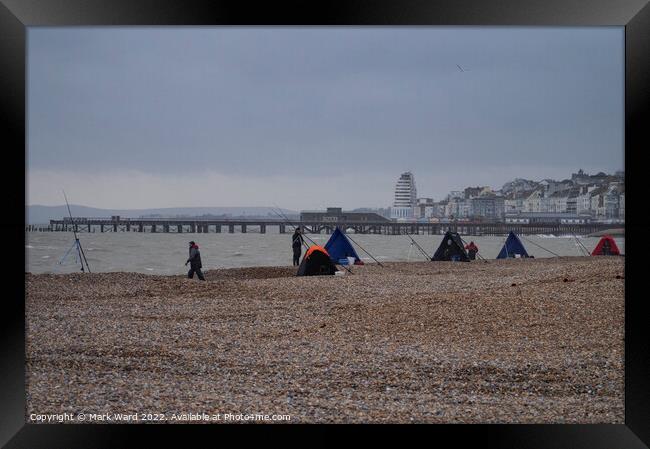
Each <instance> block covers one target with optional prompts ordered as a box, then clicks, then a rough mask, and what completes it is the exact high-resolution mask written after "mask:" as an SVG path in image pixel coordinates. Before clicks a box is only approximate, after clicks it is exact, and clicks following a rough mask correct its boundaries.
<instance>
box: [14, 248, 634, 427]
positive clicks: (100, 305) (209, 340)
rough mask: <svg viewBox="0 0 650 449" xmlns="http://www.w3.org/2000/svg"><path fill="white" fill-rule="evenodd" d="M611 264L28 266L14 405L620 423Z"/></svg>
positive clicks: (616, 299) (601, 260) (617, 276)
mask: <svg viewBox="0 0 650 449" xmlns="http://www.w3.org/2000/svg"><path fill="white" fill-rule="evenodd" d="M624 259H625V258H624V257H560V258H553V259H525V260H517V259H515V260H500V261H496V260H490V261H489V262H484V261H478V260H477V261H474V262H471V263H460V262H457V263H454V262H411V263H404V262H402V263H384V264H383V265H384V267H383V268H382V267H380V266H378V265H376V264H367V265H365V266H354V267H352V271H353V274H349V273H347V272H345V275H342V276H318V277H296V276H295V272H296V269H295V268H294V267H260V268H243V269H224V270H214V271H207V272H206V273H205V275H206V278H207V281H206V282H200V281H198V280H196V279H193V280H191V279H187V278H185V277H183V276H153V275H146V274H137V273H92V274H88V273H86V274H82V273H79V274H57V275H51V274H38V275H33V274H29V273H27V274H26V327H27V329H26V384H27V416H28V417H29V416H30V415H31V414H32V413H38V414H48V413H53V414H54V413H64V412H68V413H79V412H84V413H86V414H89V413H98V414H101V413H106V414H112V413H152V414H153V413H157V414H164V416H165V417H169V416H170V415H173V414H179V413H206V414H210V415H212V414H217V413H220V414H224V413H232V414H255V413H259V414H266V415H271V414H287V415H290V417H291V418H290V421H289V422H291V423H303V422H305V423H411V422H415V423H619V424H620V423H623V422H624V377H623V366H624V364H623V361H624V358H623V357H624V353H623V348H624V282H625V281H624Z"/></svg>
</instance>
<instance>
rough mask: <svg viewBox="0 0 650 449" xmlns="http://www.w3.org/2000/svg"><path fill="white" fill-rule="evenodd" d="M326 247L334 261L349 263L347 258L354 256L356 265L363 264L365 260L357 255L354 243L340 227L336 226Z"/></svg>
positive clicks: (340, 263)
mask: <svg viewBox="0 0 650 449" xmlns="http://www.w3.org/2000/svg"><path fill="white" fill-rule="evenodd" d="M325 249H326V250H327V252H328V253H329V255H330V259H331V260H332V262H334V263H336V264H339V265H347V264H348V259H347V258H348V257H354V264H355V265H363V262H362V261H361V259H359V256H358V255H357V252H356V251H355V250H354V248H353V247H352V244H351V243H350V241H349V240H348V238H347V237H346V236H345V234H344V233H343V232H342V231H341V230H340V229H339V228H336V229H335V230H334V232H333V233H332V236H331V237H330V239H329V240H328V241H327V243H326V244H325Z"/></svg>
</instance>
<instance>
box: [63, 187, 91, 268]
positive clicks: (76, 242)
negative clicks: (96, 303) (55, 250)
mask: <svg viewBox="0 0 650 449" xmlns="http://www.w3.org/2000/svg"><path fill="white" fill-rule="evenodd" d="M63 198H65V205H66V206H67V207H68V215H70V222H71V223H72V225H73V226H72V233H73V234H74V243H73V246H76V247H77V254H78V256H79V262H80V263H81V272H82V273H83V272H85V270H84V262H86V267H87V268H88V273H90V265H88V260H87V259H86V254H85V253H84V250H83V248H82V247H81V242H80V241H79V237H78V236H77V229H76V227H75V226H74V219H73V218H72V211H71V210H70V203H69V202H68V197H67V195H66V194H65V190H63ZM70 249H72V248H70ZM69 252H70V250H68V252H67V253H66V254H65V256H63V259H61V260H64V259H65V258H66V257H67V255H68V253H69Z"/></svg>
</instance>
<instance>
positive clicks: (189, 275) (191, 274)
mask: <svg viewBox="0 0 650 449" xmlns="http://www.w3.org/2000/svg"><path fill="white" fill-rule="evenodd" d="M187 277H188V278H190V279H193V278H194V268H190V271H188V272H187Z"/></svg>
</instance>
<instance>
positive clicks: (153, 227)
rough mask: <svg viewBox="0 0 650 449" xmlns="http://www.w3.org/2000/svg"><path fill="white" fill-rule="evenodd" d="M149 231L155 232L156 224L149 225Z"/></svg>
mask: <svg viewBox="0 0 650 449" xmlns="http://www.w3.org/2000/svg"><path fill="white" fill-rule="evenodd" d="M151 232H156V225H155V224H154V225H151Z"/></svg>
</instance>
